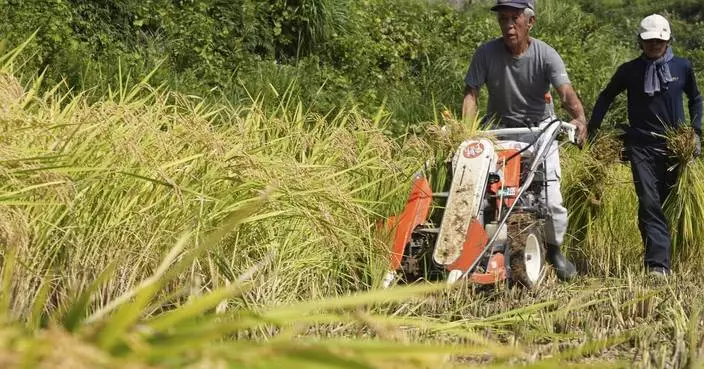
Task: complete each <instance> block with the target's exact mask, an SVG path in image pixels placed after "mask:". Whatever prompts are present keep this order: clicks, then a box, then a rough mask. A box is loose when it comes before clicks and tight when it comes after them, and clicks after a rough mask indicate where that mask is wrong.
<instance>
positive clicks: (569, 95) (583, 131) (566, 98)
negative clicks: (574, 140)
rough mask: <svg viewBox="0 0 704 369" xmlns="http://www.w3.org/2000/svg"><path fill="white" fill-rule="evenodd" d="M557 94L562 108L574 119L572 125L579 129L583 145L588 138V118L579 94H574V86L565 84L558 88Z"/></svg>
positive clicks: (578, 134) (578, 135) (579, 139)
mask: <svg viewBox="0 0 704 369" xmlns="http://www.w3.org/2000/svg"><path fill="white" fill-rule="evenodd" d="M557 93H558V94H559V95H560V102H561V103H562V107H563V108H564V109H565V110H567V112H568V113H569V114H570V116H571V117H572V121H571V122H570V123H572V124H574V125H575V126H576V127H577V137H578V142H579V143H582V142H584V140H586V138H587V118H586V117H585V116H584V108H583V107H582V102H581V101H579V97H577V93H576V92H574V89H573V88H572V85H570V84H564V85H562V86H560V87H558V88H557Z"/></svg>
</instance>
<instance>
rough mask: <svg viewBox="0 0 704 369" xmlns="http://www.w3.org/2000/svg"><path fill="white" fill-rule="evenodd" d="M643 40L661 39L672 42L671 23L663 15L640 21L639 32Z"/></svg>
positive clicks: (651, 16) (654, 15)
mask: <svg viewBox="0 0 704 369" xmlns="http://www.w3.org/2000/svg"><path fill="white" fill-rule="evenodd" d="M638 33H639V34H640V38H642V39H643V40H650V39H654V38H656V39H660V40H665V41H669V40H670V23H669V22H668V21H667V19H665V17H663V16H662V15H658V14H652V15H649V16H647V17H645V18H643V20H642V21H640V29H639V30H638Z"/></svg>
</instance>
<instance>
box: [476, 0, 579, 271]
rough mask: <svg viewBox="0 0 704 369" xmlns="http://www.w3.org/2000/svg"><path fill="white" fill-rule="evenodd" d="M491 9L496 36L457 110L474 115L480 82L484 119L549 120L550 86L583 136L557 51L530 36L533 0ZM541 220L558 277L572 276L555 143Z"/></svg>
mask: <svg viewBox="0 0 704 369" xmlns="http://www.w3.org/2000/svg"><path fill="white" fill-rule="evenodd" d="M491 10H492V11H494V12H496V14H497V20H498V23H499V26H500V28H501V35H502V36H501V37H500V38H497V39H494V40H491V41H489V42H487V43H485V44H483V45H482V46H480V47H479V48H478V49H477V50H476V52H475V53H474V56H473V57H472V61H471V63H470V66H469V70H468V71H467V75H466V77H465V94H464V102H463V106H462V114H463V117H464V118H465V119H468V118H469V119H473V118H475V117H476V114H477V97H478V95H479V90H480V88H481V86H482V85H486V87H487V90H488V91H489V101H488V106H487V113H488V114H487V116H486V117H485V119H486V120H489V119H491V120H493V121H494V122H496V123H497V125H498V127H516V126H519V127H522V126H525V125H526V124H533V123H538V122H541V121H543V120H545V119H549V118H550V116H551V106H549V105H548V104H547V103H546V100H545V94H546V93H549V90H550V85H552V86H554V87H555V89H556V90H557V93H558V95H559V97H560V101H561V102H562V106H563V107H564V108H565V109H566V110H567V112H568V113H569V114H570V116H571V118H572V121H571V123H572V124H574V125H575V126H576V127H577V130H578V139H579V140H580V141H583V140H584V139H585V137H586V134H587V130H586V126H587V125H586V118H585V117H584V110H583V108H582V103H581V102H580V101H579V98H578V97H577V94H576V93H575V91H574V89H573V88H572V85H571V83H570V80H569V77H568V75H567V71H566V69H565V65H564V63H563V61H562V59H561V58H560V55H559V54H558V53H557V52H556V51H555V49H553V48H552V47H551V46H550V45H548V44H546V43H545V42H543V41H540V40H538V39H535V38H532V37H530V31H531V29H532V28H533V26H534V25H535V20H536V15H535V2H534V1H533V0H497V2H496V5H495V6H493V7H492V8H491ZM546 171H547V180H548V185H547V208H548V209H549V214H550V219H548V222H547V224H546V239H547V243H548V250H547V259H548V261H549V262H550V263H551V264H552V265H553V267H554V268H555V270H556V272H557V276H558V278H560V279H561V280H570V279H572V278H573V277H575V276H576V274H577V271H576V268H575V266H574V264H572V263H571V262H570V261H569V260H567V258H565V256H564V255H563V254H562V252H561V251H560V247H561V245H562V242H563V240H564V236H565V231H566V230H567V209H565V208H564V207H563V205H562V194H561V193H560V157H559V150H558V146H557V143H555V144H554V146H553V147H552V148H551V150H550V154H549V156H548V159H547V168H546Z"/></svg>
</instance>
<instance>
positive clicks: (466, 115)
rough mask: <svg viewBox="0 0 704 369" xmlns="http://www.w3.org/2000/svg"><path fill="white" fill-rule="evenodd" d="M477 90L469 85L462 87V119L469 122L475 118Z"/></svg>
mask: <svg viewBox="0 0 704 369" xmlns="http://www.w3.org/2000/svg"><path fill="white" fill-rule="evenodd" d="M478 96H479V91H477V90H476V89H475V88H473V87H470V86H465V88H464V101H462V121H463V122H469V121H473V120H474V119H476V118H477V97H478Z"/></svg>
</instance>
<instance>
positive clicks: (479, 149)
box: [462, 142, 484, 159]
mask: <svg viewBox="0 0 704 369" xmlns="http://www.w3.org/2000/svg"><path fill="white" fill-rule="evenodd" d="M483 152H484V144H483V143H481V142H472V143H471V144H469V145H467V146H466V147H465V148H464V151H462V155H464V157H465V158H467V159H472V158H476V157H477V156H479V155H481V154H482V153H483Z"/></svg>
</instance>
